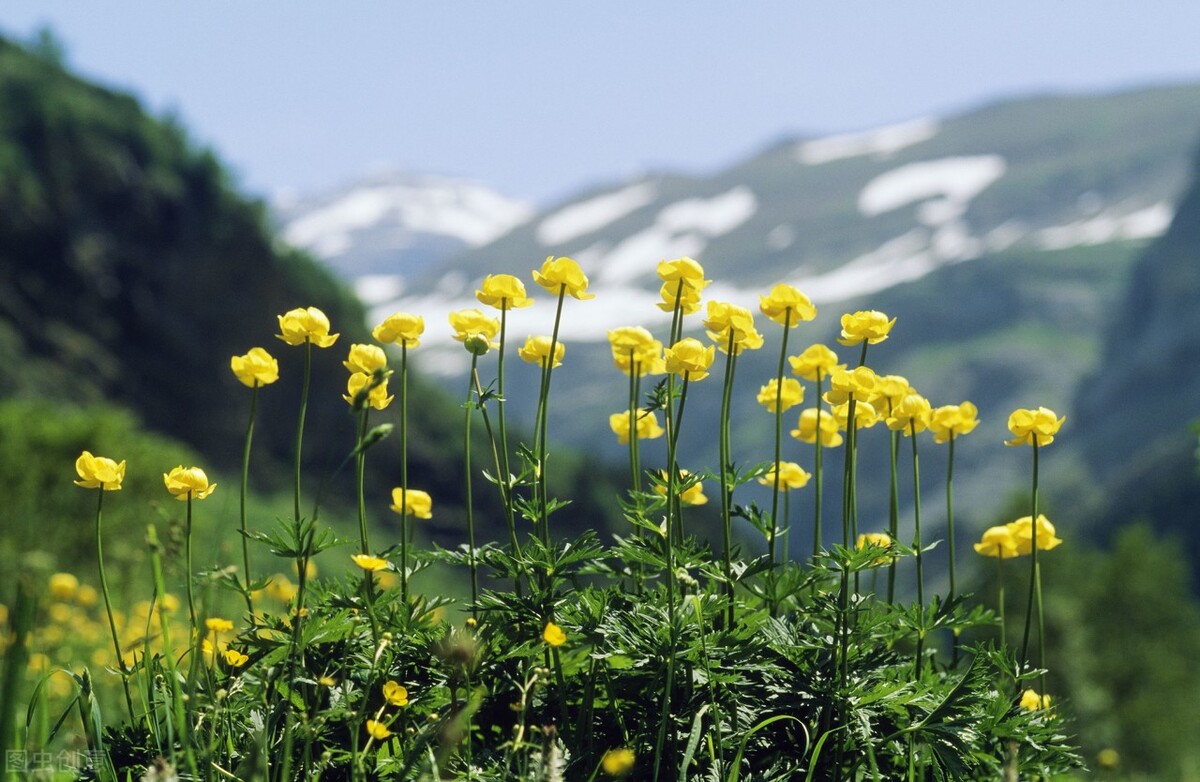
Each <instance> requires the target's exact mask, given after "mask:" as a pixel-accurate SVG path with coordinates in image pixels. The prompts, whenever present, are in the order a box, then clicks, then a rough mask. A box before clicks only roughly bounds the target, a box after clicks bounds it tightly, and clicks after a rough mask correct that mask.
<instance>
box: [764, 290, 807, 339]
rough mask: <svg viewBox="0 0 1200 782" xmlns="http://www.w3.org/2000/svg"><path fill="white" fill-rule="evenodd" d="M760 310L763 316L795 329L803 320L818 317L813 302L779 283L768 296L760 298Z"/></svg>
mask: <svg viewBox="0 0 1200 782" xmlns="http://www.w3.org/2000/svg"><path fill="white" fill-rule="evenodd" d="M758 300H759V305H758V308H759V309H760V310H762V314H764V315H766V316H767V317H768V318H770V319H771V320H773V321H775V322H776V323H778V324H780V325H786V326H788V327H789V328H794V327H795V326H797V325H799V323H800V321H802V320H812V319H813V318H815V317H817V308H816V307H814V306H813V303H812V301H811V300H810V299H809V298H808V297H807V296H805V295H804V294H803V293H801V292H800V291H798V290H796V289H795V288H793V287H792V286H791V285H787V284H785V283H782V282H781V283H779V284H778V285H776V286H775V287H774V288H771V292H770V293H768V294H767V295H766V296H759V297H758Z"/></svg>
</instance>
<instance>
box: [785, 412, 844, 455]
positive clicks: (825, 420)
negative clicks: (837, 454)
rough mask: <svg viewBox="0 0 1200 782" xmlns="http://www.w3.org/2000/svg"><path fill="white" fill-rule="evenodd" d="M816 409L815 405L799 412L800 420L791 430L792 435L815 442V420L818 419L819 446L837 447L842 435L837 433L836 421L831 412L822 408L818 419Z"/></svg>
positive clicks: (808, 441) (806, 441) (804, 440)
mask: <svg viewBox="0 0 1200 782" xmlns="http://www.w3.org/2000/svg"><path fill="white" fill-rule="evenodd" d="M817 415H818V411H817V408H815V407H810V408H808V409H807V410H804V411H803V412H801V413H800V422H799V423H798V424H797V426H796V428H795V429H793V430H792V431H791V435H792V437H795V438H796V439H797V440H800V441H801V442H805V443H815V442H816V441H817V434H818V428H817V421H818V420H820V422H821V425H820V430H819V432H820V436H821V446H822V447H823V448H837V447H838V446H839V445H841V444H842V436H841V435H840V434H838V422H837V419H836V418H834V417H833V415H832V414H831V413H827V412H825V411H824V410H821V411H820V419H818V417H817Z"/></svg>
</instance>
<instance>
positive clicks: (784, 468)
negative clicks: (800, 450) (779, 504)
mask: <svg viewBox="0 0 1200 782" xmlns="http://www.w3.org/2000/svg"><path fill="white" fill-rule="evenodd" d="M776 469H778V472H779V488H780V489H781V490H783V491H790V490H792V489H801V488H804V487H805V486H807V485H808V480H809V479H810V478H812V475H810V474H809V473H808V471H807V470H805V469H804V468H803V467H801V466H800V465H798V464H796V463H795V462H779V464H778V467H777V468H775V467H772V468H771V469H770V470H768V471H767V472H765V473H763V475H762V476H761V477H760V478H759V479H758V482H759V483H761V484H762V485H763V486H771V487H774V486H775V473H776Z"/></svg>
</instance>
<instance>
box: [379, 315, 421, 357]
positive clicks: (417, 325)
mask: <svg viewBox="0 0 1200 782" xmlns="http://www.w3.org/2000/svg"><path fill="white" fill-rule="evenodd" d="M424 333H425V318H423V317H421V316H420V315H412V314H410V313H407V312H393V313H392V314H391V315H388V316H387V317H386V318H384V319H383V323H380V324H379V325H378V326H376V327H375V328H374V330H373V331H371V336H372V337H374V338H375V341H376V342H381V343H383V344H384V345H401V346H403V347H406V348H415V347H417V346H418V345H420V344H421V335H422V334H424Z"/></svg>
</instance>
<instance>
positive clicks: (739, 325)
mask: <svg viewBox="0 0 1200 782" xmlns="http://www.w3.org/2000/svg"><path fill="white" fill-rule="evenodd" d="M704 327H705V328H706V329H708V338H709V339H711V340H712V341H713V342H715V343H716V345H717V347H718V348H719V349H720V351H721V352H722V353H729V352H731V349H732V353H733V354H734V355H735V356H736V355H738V354H740V353H741V352H742V351H743V350H758V349H759V348H761V347H762V346H763V338H762V334H759V333H758V331H757V330H756V329H755V328H754V313H752V312H750V310H748V309H746V308H745V307H738V306H736V305H734V304H730V303H728V302H724V301H710V302H709V303H708V317H707V318H706V319H705V321H704Z"/></svg>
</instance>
